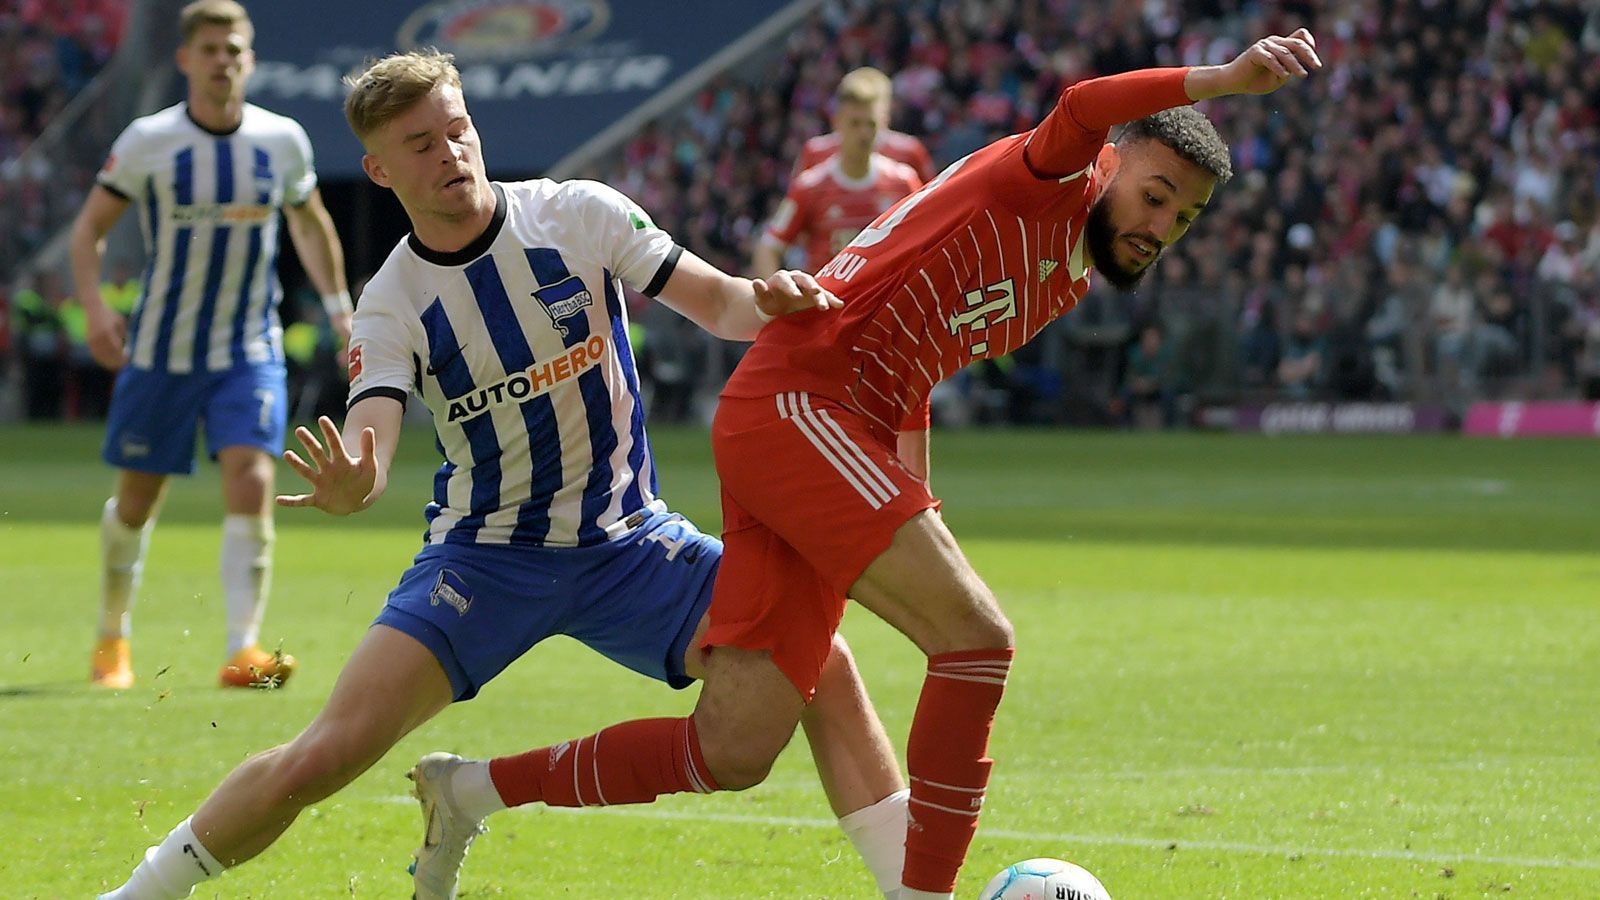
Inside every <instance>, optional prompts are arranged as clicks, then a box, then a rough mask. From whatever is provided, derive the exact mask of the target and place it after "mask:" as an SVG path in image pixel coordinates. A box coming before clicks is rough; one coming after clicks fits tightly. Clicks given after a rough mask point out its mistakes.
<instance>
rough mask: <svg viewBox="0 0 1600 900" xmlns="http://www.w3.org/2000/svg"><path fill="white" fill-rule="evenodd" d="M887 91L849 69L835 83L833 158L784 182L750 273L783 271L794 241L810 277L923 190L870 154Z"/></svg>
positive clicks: (882, 82)
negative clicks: (799, 245)
mask: <svg viewBox="0 0 1600 900" xmlns="http://www.w3.org/2000/svg"><path fill="white" fill-rule="evenodd" d="M889 90H890V86H889V78H888V76H886V75H884V74H883V73H882V72H879V71H878V70H877V69H856V70H855V71H854V72H851V73H850V74H849V75H846V76H845V77H844V79H843V80H842V81H840V82H839V90H838V91H837V92H836V93H835V94H834V108H833V134H832V135H830V136H831V137H834V138H837V140H836V141H835V142H834V144H835V147H836V149H837V151H838V152H836V153H834V154H832V155H831V156H828V157H827V158H826V159H824V160H823V161H822V162H819V163H817V164H816V165H814V166H811V167H810V168H807V169H805V170H804V171H802V172H800V173H799V174H797V175H795V177H794V179H793V180H791V181H790V182H789V193H788V194H787V195H786V196H785V197H784V198H783V203H782V205H780V206H779V207H778V212H777V214H776V215H774V216H773V217H772V221H771V222H769V223H767V227H766V230H765V231H764V232H763V233H762V235H761V240H760V242H759V243H758V244H757V245H756V252H755V260H754V262H753V263H752V264H751V267H752V268H753V269H754V271H755V273H756V274H758V275H765V274H771V273H772V272H776V271H777V270H778V269H780V268H782V267H783V253H784V251H785V250H786V249H787V248H788V247H789V245H790V244H793V243H795V242H796V241H801V242H803V244H804V246H805V251H806V261H805V264H804V266H803V268H804V269H805V270H806V271H807V272H815V271H817V270H818V269H820V268H822V267H823V266H824V265H826V264H827V262H828V260H830V259H832V258H833V255H834V254H835V253H838V252H839V251H840V250H843V249H844V247H845V245H846V244H848V243H850V242H851V241H853V240H855V237H856V235H857V234H859V233H860V232H861V229H863V228H865V227H867V226H868V225H870V224H872V220H873V219H876V218H877V217H878V216H880V215H882V214H883V213H884V211H885V210H887V209H888V208H889V207H891V206H893V205H894V204H895V201H897V200H899V199H900V198H902V197H904V196H905V195H907V194H909V193H911V192H912V191H914V190H916V189H917V188H919V187H922V178H920V177H919V176H918V175H917V172H916V170H915V169H913V168H912V167H911V166H909V165H907V164H905V163H903V162H897V161H896V160H893V159H890V158H889V157H887V156H885V155H883V154H882V153H880V152H877V151H874V150H873V145H874V144H875V143H876V142H877V138H878V135H879V134H881V133H882V122H881V121H880V119H881V118H882V117H883V116H882V114H883V111H884V110H887V109H888V106H889ZM911 140H913V141H915V140H916V138H911ZM917 146H918V147H919V148H920V147H921V146H922V144H921V143H918V144H917ZM923 155H924V156H926V155H927V151H926V150H924V151H923Z"/></svg>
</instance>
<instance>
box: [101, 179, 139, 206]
mask: <svg viewBox="0 0 1600 900" xmlns="http://www.w3.org/2000/svg"><path fill="white" fill-rule="evenodd" d="M94 183H95V184H98V185H100V186H101V187H103V188H105V189H106V193H108V194H110V195H112V196H113V197H116V198H117V199H119V200H126V201H127V202H129V203H132V202H133V198H132V197H129V196H128V195H127V194H124V193H123V192H122V191H121V190H120V189H118V188H114V187H112V186H111V185H109V184H106V183H105V182H104V181H101V180H100V179H98V178H96V179H95V182H94Z"/></svg>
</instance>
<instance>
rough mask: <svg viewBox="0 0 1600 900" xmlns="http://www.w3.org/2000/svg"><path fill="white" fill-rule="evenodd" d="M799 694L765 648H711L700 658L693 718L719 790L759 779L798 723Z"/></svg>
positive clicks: (749, 785) (734, 788)
mask: <svg viewBox="0 0 1600 900" xmlns="http://www.w3.org/2000/svg"><path fill="white" fill-rule="evenodd" d="M803 708H804V704H803V702H802V701H801V698H800V692H799V691H798V690H796V689H795V686H794V685H793V684H792V683H791V682H790V681H789V678H788V676H786V675H784V673H783V672H782V671H781V670H779V669H778V667H777V665H775V664H774V663H773V661H772V657H771V655H770V654H768V653H766V652H765V651H758V650H743V649H740V648H737V647H716V648H714V649H713V650H712V651H711V653H709V654H708V655H707V657H706V675H705V681H704V686H703V687H702V688H701V689H700V700H699V702H698V703H696V704H695V709H694V722H695V726H696V728H697V730H698V733H699V737H700V747H701V751H702V752H703V753H704V754H705V760H706V765H707V767H709V768H710V770H711V775H712V777H714V778H715V779H716V781H717V784H719V785H720V786H721V787H722V789H723V790H730V791H742V790H745V789H747V788H752V787H755V786H756V785H758V784H760V783H761V782H763V781H765V780H766V778H767V774H768V773H769V772H771V771H772V764H773V762H774V761H776V760H777V758H778V754H779V753H782V752H783V748H784V746H785V745H787V744H788V743H789V738H790V737H792V736H793V735H794V729H795V726H796V725H798V724H799V722H800V713H801V710H802V709H803Z"/></svg>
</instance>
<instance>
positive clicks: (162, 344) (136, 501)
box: [72, 0, 350, 688]
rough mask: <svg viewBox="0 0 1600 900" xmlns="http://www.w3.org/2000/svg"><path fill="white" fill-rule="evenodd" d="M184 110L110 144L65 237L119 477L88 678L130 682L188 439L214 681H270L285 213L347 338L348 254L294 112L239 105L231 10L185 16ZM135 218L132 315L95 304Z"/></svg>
mask: <svg viewBox="0 0 1600 900" xmlns="http://www.w3.org/2000/svg"><path fill="white" fill-rule="evenodd" d="M179 28H180V32H181V34H182V44H181V46H180V47H179V48H178V54H177V61H178V69H179V70H180V71H182V72H183V74H184V75H185V76H186V77H187V78H188V91H189V97H188V100H187V101H186V102H184V103H180V104H178V105H176V106H172V107H168V108H167V109H164V110H162V111H160V112H158V113H154V114H152V115H149V116H145V117H143V118H140V119H136V120H135V121H134V122H133V123H132V124H131V125H129V126H128V128H127V129H126V130H125V131H123V133H122V135H121V136H120V137H118V138H117V140H116V143H115V144H113V145H112V148H111V155H110V157H109V158H108V159H107V160H106V163H105V167H104V168H103V169H102V170H101V172H100V175H99V177H98V179H97V181H98V184H96V186H95V187H94V188H92V189H91V190H90V193H89V197H88V199H87V200H86V201H85V202H84V205H83V210H82V211H81V212H80V213H79V214H78V219H77V222H76V223H75V224H74V225H73V229H72V271H73V276H74V280H75V282H76V285H77V295H78V301H79V302H80V303H81V304H82V305H83V309H84V312H85V313H86V315H87V318H88V341H89V349H90V352H91V353H93V354H94V358H95V360H96V361H98V362H99V363H100V364H101V365H102V366H105V367H106V368H108V369H111V370H113V371H117V373H118V374H117V381H116V390H115V394H114V396H113V399H112V403H111V411H110V415H109V417H108V422H107V426H106V441H105V449H104V451H103V455H104V458H105V460H106V462H108V463H110V464H111V465H112V466H114V467H116V468H117V469H118V470H120V471H119V473H118V477H117V485H116V492H115V494H114V495H113V496H112V497H111V499H110V500H107V501H106V505H105V510H104V512H103V514H102V516H101V520H100V537H101V541H100V543H101V604H100V639H99V642H98V643H97V644H96V645H95V648H94V654H93V659H92V663H91V677H92V679H93V681H94V683H95V684H97V685H100V686H103V687H109V688H126V687H130V686H131V685H132V684H133V667H132V662H131V659H130V655H129V647H128V634H129V624H130V621H129V620H130V614H129V610H130V609H131V608H132V606H133V600H134V595H135V593H136V592H137V591H138V587H139V576H140V573H141V571H142V570H143V568H144V558H145V551H146V548H147V547H148V546H149V542H150V532H151V530H152V528H153V527H154V525H155V518H156V513H157V511H158V510H159V509H160V506H161V499H162V497H163V495H164V494H165V491H166V485H167V477H168V476H169V475H175V474H181V475H187V474H190V473H192V472H193V471H194V444H195V432H196V431H197V429H198V427H199V426H200V424H201V423H204V426H205V435H206V450H207V452H208V453H209V454H210V455H211V458H212V459H215V460H216V461H217V462H218V464H219V465H220V466H221V468H222V494H223V508H224V510H225V516H224V517H223V521H222V562H221V570H222V588H223V597H224V602H225V605H226V609H227V632H228V638H227V649H226V654H225V662H224V664H223V666H222V670H221V673H220V675H219V679H220V682H221V683H222V684H223V685H224V686H233V687H248V686H262V685H276V684H278V683H280V682H281V681H282V680H283V679H284V678H287V677H288V676H289V674H290V673H291V672H292V671H293V670H294V659H293V657H289V656H284V655H282V654H275V653H267V652H265V651H263V650H262V649H261V648H260V647H259V646H257V641H258V635H259V632H260V628H261V616H262V613H263V612H264V611H265V608H266V602H267V591H268V587H269V585H270V583H271V579H272V544H273V530H272V505H271V498H272V493H273V487H272V484H273V469H274V466H275V465H276V460H275V459H274V457H275V456H276V455H277V454H278V453H279V452H280V451H281V450H282V449H283V432H284V427H285V423H286V421H287V416H288V410H287V387H286V373H285V368H284V358H283V348H282V341H281V336H282V328H281V326H280V324H279V321H278V302H279V300H280V299H281V297H282V290H281V289H280V287H279V285H278V276H277V272H276V271H275V269H276V265H277V259H278V211H279V210H280V209H281V210H282V211H283V213H284V217H285V218H286V220H287V221H288V224H289V237H290V239H291V240H293V241H294V246H295V250H296V252H297V253H298V254H299V256H300V260H301V262H302V263H303V264H304V266H305V270H306V273H307V275H308V276H310V278H311V282H312V284H313V285H315V286H316V288H317V290H318V291H320V292H321V294H322V297H323V303H324V306H325V307H326V309H327V312H328V316H329V319H330V321H331V323H332V325H333V328H334V330H335V331H336V332H337V333H338V335H339V337H340V339H341V340H343V339H345V338H348V337H349V334H350V295H349V292H348V291H347V289H346V287H345V279H344V253H343V251H342V250H341V248H340V246H339V239H338V235H337V234H336V233H335V232H334V227H333V220H332V219H331V218H330V217H329V215H328V211H327V208H326V207H324V206H323V204H322V198H321V196H320V194H319V193H318V191H317V176H316V172H315V170H314V168H313V166H312V155H311V142H310V141H309V140H308V139H307V137H306V133H305V130H304V129H303V128H301V127H300V125H299V124H298V123H296V122H294V121H293V120H291V119H287V118H284V117H283V116H279V115H276V114H274V113H271V112H268V111H266V110H264V109H262V108H260V107H258V106H254V105H252V104H249V103H246V102H245V100H244V96H245V83H246V82H247V81H248V80H249V78H250V73H251V72H252V71H254V69H255V55H254V53H253V51H252V50H251V46H250V45H251V41H252V39H253V37H254V29H253V27H252V26H251V23H250V18H249V16H248V15H247V14H246V13H245V10H244V7H242V6H240V5H239V4H238V3H236V2H233V0H197V2H194V3H191V4H189V5H188V6H185V7H184V8H183V12H182V14H181V16H180V19H179ZM130 205H131V206H134V207H135V212H136V213H137V215H138V218H139V224H140V227H141V228H142V229H143V232H144V241H145V252H146V256H147V259H148V262H147V264H146V266H145V274H144V284H143V291H142V293H141V295H140V297H139V302H138V305H137V306H136V307H135V308H134V310H133V314H132V315H131V316H129V317H128V318H127V319H126V320H124V319H123V317H122V315H120V314H119V313H117V312H115V311H113V310H112V309H110V308H109V307H107V305H106V304H105V302H104V300H103V298H102V297H101V296H100V268H101V262H102V257H103V254H104V252H105V236H106V233H107V232H109V231H110V230H111V227H112V226H113V225H114V224H116V221H117V219H119V218H120V217H121V216H122V214H123V213H124V212H125V211H126V210H127V209H128V208H129V206H130Z"/></svg>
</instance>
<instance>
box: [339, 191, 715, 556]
mask: <svg viewBox="0 0 1600 900" xmlns="http://www.w3.org/2000/svg"><path fill="white" fill-rule="evenodd" d="M493 190H494V193H495V197H496V206H495V214H494V220H493V222H492V223H491V225H490V226H489V228H488V230H487V231H485V232H484V234H483V235H482V236H481V237H480V238H478V239H477V240H476V241H474V242H473V243H472V244H470V245H469V246H467V247H465V248H463V249H461V250H460V251H458V252H455V253H439V252H436V251H433V250H429V249H428V248H427V247H425V246H423V245H422V244H421V243H420V242H418V241H417V240H416V237H415V235H412V236H408V237H407V238H406V239H405V240H403V241H401V242H400V244H399V246H397V247H395V249H394V252H392V253H390V254H389V258H388V259H387V260H385V261H384V264H383V266H382V267H381V268H380V269H379V270H378V272H377V273H376V274H375V275H373V276H372V279H371V280H370V281H368V282H367V286H366V288H365V289H364V290H363V291H362V293H361V299H360V301H359V302H358V303H357V305H356V313H355V321H354V325H353V334H352V336H351V341H350V404H351V405H352V406H354V405H355V404H356V403H358V402H360V401H361V400H362V399H363V398H365V397H368V396H372V395H378V396H391V397H396V398H398V399H401V400H404V398H405V396H406V394H408V393H416V394H418V395H420V396H421V398H422V400H423V402H424V403H426V404H427V406H428V409H429V410H430V411H431V412H432V413H433V422H434V428H435V430H436V431H437V432H438V440H439V449H440V452H442V453H443V454H444V458H445V462H444V465H443V466H442V467H441V468H440V469H439V472H438V474H437V475H436V476H435V477H434V485H433V502H432V503H430V504H428V507H427V512H426V515H427V518H428V523H429V525H428V534H427V540H428V542H429V543H442V542H444V543H454V542H465V543H473V542H476V543H500V544H504V543H513V544H528V545H543V546H557V547H570V546H587V545H591V544H597V543H601V542H603V541H605V540H607V539H608V538H609V537H611V536H614V535H615V534H618V533H621V531H624V530H626V528H625V525H624V522H625V520H626V519H627V518H628V517H629V516H631V515H632V514H633V513H635V512H639V511H641V510H644V509H646V508H647V507H653V508H657V509H659V508H663V507H662V506H661V504H660V503H659V501H656V499H655V494H656V481H655V466H654V462H653V461H652V459H651V456H650V445H649V442H648V441H647V440H646V438H645V433H644V409H643V407H642V406H641V404H640V401H639V377H638V374H637V372H636V371H635V369H634V361H633V352H632V349H631V348H630V347H629V344H628V314H627V310H626V307H625V305H624V302H623V294H622V286H623V284H628V285H630V286H632V287H634V288H635V289H637V290H641V291H643V292H644V293H646V294H649V295H652V296H654V295H655V294H656V293H657V292H658V291H660V289H661V287H662V286H663V285H665V284H666V281H667V279H668V278H669V277H670V276H671V274H672V271H673V268H674V267H675V266H676V265H677V261H678V258H679V256H680V255H681V253H682V252H683V251H682V248H680V247H678V246H677V245H676V244H675V243H673V241H672V238H671V237H670V236H668V235H667V233H666V232H664V231H662V230H661V229H659V228H656V227H655V226H654V225H653V224H651V222H650V220H649V218H648V217H647V216H646V215H645V214H644V212H642V211H641V210H640V209H639V208H638V207H637V206H635V205H634V204H633V202H632V201H630V200H629V199H628V198H627V197H624V196H623V195H622V194H620V193H618V192H617V191H615V190H613V189H611V188H609V187H607V186H605V185H603V184H598V183H596V182H593V181H567V182H560V183H558V182H553V181H549V180H544V179H540V180H536V181H524V182H518V183H513V184H498V183H497V184H494V185H493Z"/></svg>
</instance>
